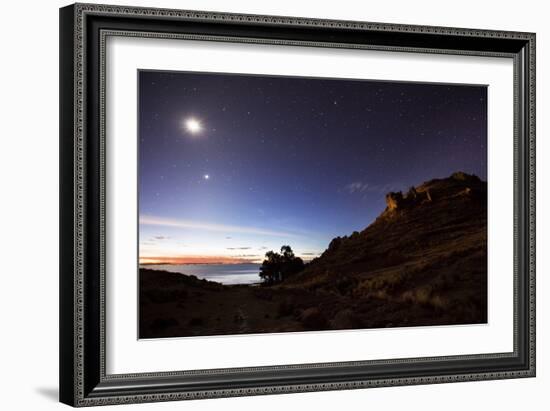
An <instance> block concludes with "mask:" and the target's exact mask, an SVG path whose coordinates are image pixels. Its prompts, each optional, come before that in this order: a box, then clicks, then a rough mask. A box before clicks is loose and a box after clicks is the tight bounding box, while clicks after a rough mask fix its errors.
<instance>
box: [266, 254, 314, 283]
mask: <svg viewBox="0 0 550 411" xmlns="http://www.w3.org/2000/svg"><path fill="white" fill-rule="evenodd" d="M303 269H304V261H303V260H302V259H301V258H300V257H296V256H295V255H294V252H293V251H292V248H290V246H289V245H283V246H282V247H281V254H279V253H276V252H274V251H268V252H267V253H265V260H264V261H263V263H262V266H261V267H260V277H261V278H262V280H263V281H264V284H266V285H271V284H276V283H280V282H281V281H284V280H286V279H287V278H289V277H291V276H293V275H294V274H296V273H299V272H300V271H302V270H303Z"/></svg>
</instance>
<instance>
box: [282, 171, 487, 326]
mask: <svg viewBox="0 0 550 411" xmlns="http://www.w3.org/2000/svg"><path fill="white" fill-rule="evenodd" d="M486 277H487V183H486V182H484V181H481V180H480V179H479V178H478V177H477V176H475V175H469V174H466V173H462V172H458V173H454V174H453V175H451V176H450V177H448V178H444V179H434V180H430V181H428V182H425V183H423V184H421V185H419V186H417V187H411V188H410V189H409V191H408V192H407V193H405V194H404V193H401V192H397V193H388V194H387V195H386V209H385V210H384V212H383V213H382V214H381V215H380V216H379V217H378V218H377V219H376V221H374V222H373V223H372V224H371V225H370V226H368V227H367V228H365V229H364V230H363V231H361V232H355V233H353V234H351V235H350V236H346V237H338V238H335V239H334V240H332V242H331V243H330V245H329V247H328V249H327V250H326V251H325V252H324V253H323V254H322V255H321V256H320V257H319V258H317V259H315V260H314V261H312V262H311V263H310V264H309V265H308V267H307V268H306V269H305V270H304V271H303V272H301V273H300V274H299V275H297V276H296V277H294V278H292V279H291V280H289V281H288V282H286V283H285V284H284V285H281V286H280V287H288V288H295V287H299V288H304V289H307V290H309V291H310V292H336V293H340V294H341V295H342V296H347V297H354V298H359V299H379V300H386V301H388V302H394V303H400V302H407V301H410V302H413V303H417V304H418V305H420V306H431V307H433V308H437V309H438V310H440V311H449V312H454V313H456V314H457V316H459V317H461V318H462V320H461V321H464V322H485V321H486V304H487V301H486V300H487V299H486V293H487V279H486ZM396 321H397V322H398V323H401V322H402V321H399V319H396Z"/></svg>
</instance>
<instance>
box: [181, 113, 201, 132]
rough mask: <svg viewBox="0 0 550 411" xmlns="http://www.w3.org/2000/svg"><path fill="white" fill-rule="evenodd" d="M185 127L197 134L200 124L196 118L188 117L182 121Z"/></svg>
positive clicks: (199, 130)
mask: <svg viewBox="0 0 550 411" xmlns="http://www.w3.org/2000/svg"><path fill="white" fill-rule="evenodd" d="M184 126H185V129H186V130H187V131H188V132H189V133H191V134H198V133H200V132H201V131H202V124H201V122H200V121H199V120H197V119H196V118H193V117H190V118H188V119H186V120H185V122H184Z"/></svg>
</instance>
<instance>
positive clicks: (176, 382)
mask: <svg viewBox="0 0 550 411" xmlns="http://www.w3.org/2000/svg"><path fill="white" fill-rule="evenodd" d="M113 36H115V37H116V36H120V37H138V38H155V39H174V40H176V39H191V40H197V41H216V42H229V43H248V44H250V43H252V44H271V45H284V46H289V47H293V46H303V47H321V48H335V49H342V50H351V49H355V50H357V49H359V50H361V49H364V50H376V51H384V52H403V53H413V54H414V53H425V54H433V55H448V56H482V57H487V58H506V59H510V60H511V61H513V85H511V86H513V89H514V101H513V105H514V107H513V115H514V119H513V125H514V127H513V128H514V130H513V141H514V147H513V157H514V159H513V161H514V165H513V169H514V173H513V189H514V196H513V197H514V207H513V208H514V218H513V221H510V225H513V229H514V238H513V242H514V246H513V250H514V256H513V261H514V267H513V281H514V285H513V294H514V295H513V320H512V321H513V350H512V351H510V352H495V353H474V354H467V355H451V356H426V357H414V358H396V359H386V358H378V359H369V360H364V359H362V358H357V359H356V360H354V361H346V362H321V363H304V364H277V365H269V366H252V367H235V368H208V369H199V370H197V369H184V370H177V369H174V370H171V371H160V372H143V373H124V374H110V373H108V372H107V369H106V357H107V356H108V355H109V353H108V352H107V345H106V333H107V332H108V327H107V325H106V317H107V314H106V311H107V310H108V309H109V308H108V307H106V292H108V290H106V275H108V273H106V258H109V257H108V255H107V254H106V253H108V251H107V247H106V244H105V238H106V237H105V236H106V230H108V225H107V221H108V216H106V209H105V200H106V196H107V195H108V193H107V191H106V187H105V184H106V156H109V153H108V152H107V150H106V144H105V139H106V138H108V137H106V118H107V117H108V116H107V114H106V107H105V93H106V89H107V87H109V85H108V79H107V76H108V73H107V71H106V41H107V39H108V38H109V37H113ZM60 97H61V98H60V100H61V103H60V169H61V171H60V209H61V210H60V212H61V223H60V236H61V240H60V249H61V253H60V401H61V402H63V403H66V404H69V405H72V406H78V407H80V406H93V405H108V404H125V403H138V402H151V401H171V400H183V399H198V398H216V397H229V396H245V395H260V394H276V393H291V392H302V391H323V390H338V389H355V388H368V387H382V386H395V385H414V384H433V383H447V382H458V381H476V380H489V379H504V378H522V377H534V376H535V34H533V33H523V32H507V31H490V30H476V29H462V28H447V27H427V26H412V25H397V24H384V23H367V22H352V21H333V20H315V19H305V18H294V17H279V16H259V15H239V14H226V13H214V12H200V11H184V10H167V9H152V8H137V7H125V6H107V5H95V4H75V5H71V6H67V7H64V8H62V9H61V10H60ZM511 177H512V176H511ZM510 241H512V239H510ZM128 247H135V245H133V244H129V245H128ZM350 338H351V337H350Z"/></svg>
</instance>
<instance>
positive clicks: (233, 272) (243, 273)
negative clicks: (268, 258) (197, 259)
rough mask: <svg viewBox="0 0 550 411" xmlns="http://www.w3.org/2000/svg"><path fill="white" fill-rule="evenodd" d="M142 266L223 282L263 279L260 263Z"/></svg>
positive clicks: (252, 282) (248, 281)
mask: <svg viewBox="0 0 550 411" xmlns="http://www.w3.org/2000/svg"><path fill="white" fill-rule="evenodd" d="M141 267H142V268H150V269H151V270H163V271H170V272H172V273H182V274H188V275H194V276H196V277H197V278H201V279H202V278H204V279H205V280H209V281H216V282H218V283H222V284H254V283H259V282H260V281H261V279H260V276H259V273H260V264H177V265H176V264H148V265H144V266H141Z"/></svg>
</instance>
